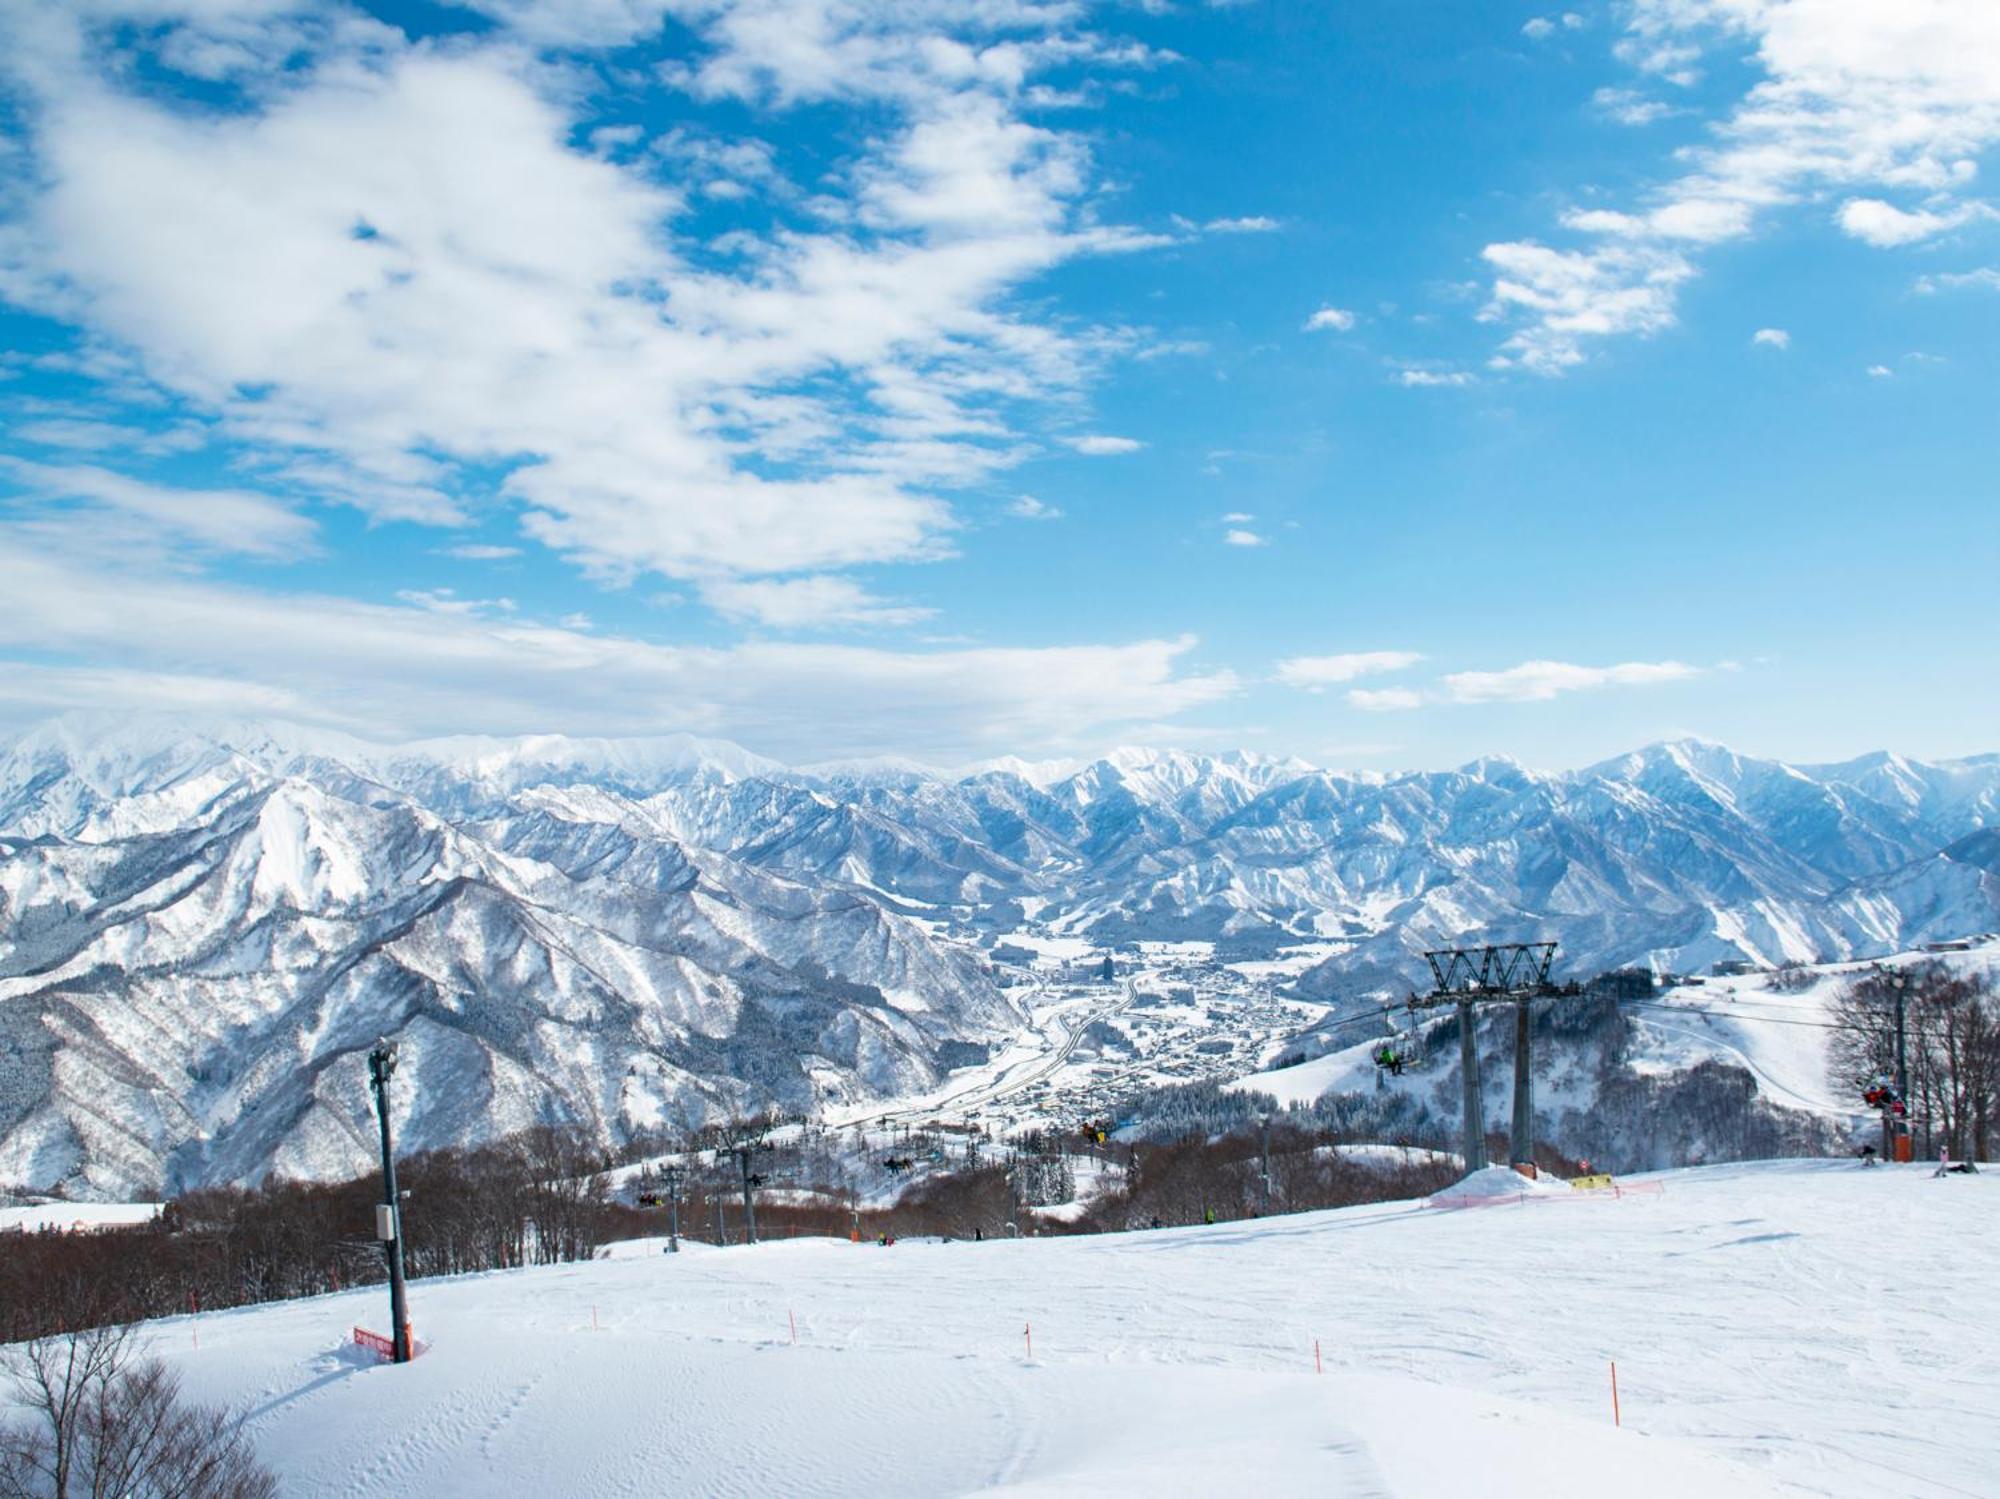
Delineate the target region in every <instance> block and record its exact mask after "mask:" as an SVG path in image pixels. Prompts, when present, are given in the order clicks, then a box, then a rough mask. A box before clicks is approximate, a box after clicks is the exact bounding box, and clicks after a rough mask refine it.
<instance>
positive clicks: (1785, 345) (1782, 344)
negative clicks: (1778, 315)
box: [1750, 328, 1792, 349]
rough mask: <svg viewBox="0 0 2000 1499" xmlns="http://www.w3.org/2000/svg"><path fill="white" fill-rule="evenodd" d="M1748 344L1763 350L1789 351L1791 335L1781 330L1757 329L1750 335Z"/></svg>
mask: <svg viewBox="0 0 2000 1499" xmlns="http://www.w3.org/2000/svg"><path fill="white" fill-rule="evenodd" d="M1750 342H1751V343H1752V344H1755V345H1758V346H1760V347H1763V348H1769V349H1789V348H1790V347H1791V346H1792V335H1791V334H1789V333H1787V332H1786V331H1785V330H1784V329H1783V328H1759V329H1758V330H1757V331H1756V332H1755V333H1753V334H1751V335H1750Z"/></svg>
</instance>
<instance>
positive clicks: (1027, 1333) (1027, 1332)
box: [1021, 1322, 1035, 1363]
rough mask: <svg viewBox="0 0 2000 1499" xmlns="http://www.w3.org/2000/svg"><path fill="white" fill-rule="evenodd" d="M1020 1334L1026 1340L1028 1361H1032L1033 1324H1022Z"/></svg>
mask: <svg viewBox="0 0 2000 1499" xmlns="http://www.w3.org/2000/svg"><path fill="white" fill-rule="evenodd" d="M1021 1336H1022V1337H1024V1338H1026V1339H1027V1340H1028V1362H1029V1363H1033V1362H1034V1360H1035V1324H1034V1323H1032V1322H1030V1323H1027V1324H1026V1325H1025V1326H1023V1327H1022V1329H1021Z"/></svg>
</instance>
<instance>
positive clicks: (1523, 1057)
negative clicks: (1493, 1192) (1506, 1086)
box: [1410, 942, 1567, 1174]
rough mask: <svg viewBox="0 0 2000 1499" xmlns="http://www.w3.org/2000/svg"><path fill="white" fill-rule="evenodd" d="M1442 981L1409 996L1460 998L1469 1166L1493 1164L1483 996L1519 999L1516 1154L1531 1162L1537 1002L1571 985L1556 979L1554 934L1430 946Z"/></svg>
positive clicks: (1427, 1004) (1416, 999)
mask: <svg viewBox="0 0 2000 1499" xmlns="http://www.w3.org/2000/svg"><path fill="white" fill-rule="evenodd" d="M1424 959H1425V961H1426V962H1428V963H1429V964H1430V965H1431V977H1432V978H1434V979H1435V980H1436V981H1437V986H1436V987H1435V988H1434V989H1432V990H1431V992H1430V993H1429V994H1424V995H1416V994H1412V995H1411V996H1410V1008H1411V1009H1412V1010H1433V1009H1436V1008H1437V1007H1438V1006H1440V1005H1457V1006H1458V1048H1459V1051H1458V1055H1459V1073H1460V1082H1461V1083H1462V1085H1463V1089H1464V1095H1465V1169H1466V1170H1467V1171H1480V1170H1483V1169H1484V1168H1485V1166H1486V1119H1485V1110H1484V1108H1483V1107H1482V1105H1481V1101H1480V1087H1479V1042H1478V1039H1477V1037H1476V1036H1475V1035H1474V1033H1473V1024H1472V1022H1473V1011H1474V1010H1475V1009H1476V1008H1477V1007H1478V1006H1480V1005H1483V1004H1494V1003H1499V1002H1506V1003H1509V1004H1512V1005H1513V1006H1514V1129H1513V1138H1512V1141H1511V1144H1510V1147H1509V1160H1510V1163H1511V1164H1512V1165H1514V1166H1515V1167H1517V1168H1518V1167H1521V1166H1526V1167H1527V1168H1528V1171H1529V1173H1530V1174H1532V1173H1533V1171H1534V1161H1535V1072H1534V1059H1533V1055H1532V1053H1531V1051H1530V1038H1531V1036H1532V1034H1533V1028H1532V1025H1531V1023H1530V1021H1531V1016H1530V1013H1529V1010H1530V1006H1532V1005H1533V1003H1534V1002H1535V1001H1536V1000H1538V999H1546V998H1549V997H1550V996H1552V995H1557V994H1562V993H1565V992H1567V991H1565V990H1563V989H1561V988H1558V987H1557V986H1556V985H1555V984H1553V983H1551V982H1550V981H1549V969H1550V968H1551V967H1553V966H1554V964H1555V960H1556V944H1555V943H1553V942H1512V943H1503V944H1499V945H1496V946H1492V947H1446V948H1440V949H1439V950H1438V951H1436V952H1427V953H1425V954H1424Z"/></svg>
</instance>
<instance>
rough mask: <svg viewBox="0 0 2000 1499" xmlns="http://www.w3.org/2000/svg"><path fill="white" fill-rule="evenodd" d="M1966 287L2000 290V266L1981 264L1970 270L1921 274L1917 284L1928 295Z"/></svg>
mask: <svg viewBox="0 0 2000 1499" xmlns="http://www.w3.org/2000/svg"><path fill="white" fill-rule="evenodd" d="M1966 287H1979V288H1982V289H1984V290H1986V291H2000V266H1980V267H1978V268H1976V269H1974V270H1970V271H1938V272H1935V273H1933V274H1931V275H1928V276H1919V277H1918V278H1917V285H1916V289H1917V290H1918V291H1919V292H1921V293H1923V294H1924V295H1926V296H1929V295H1931V294H1932V293H1935V292H1941V291H1960V290H1963V289H1964V288H1966Z"/></svg>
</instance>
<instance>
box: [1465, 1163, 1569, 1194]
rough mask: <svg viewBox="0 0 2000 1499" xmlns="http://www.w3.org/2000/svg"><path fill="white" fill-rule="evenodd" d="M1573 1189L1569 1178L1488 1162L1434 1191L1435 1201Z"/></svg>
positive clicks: (1558, 1191) (1546, 1192) (1557, 1191)
mask: <svg viewBox="0 0 2000 1499" xmlns="http://www.w3.org/2000/svg"><path fill="white" fill-rule="evenodd" d="M1570 1190H1571V1188H1570V1185H1569V1183H1568V1182H1564V1181H1557V1180H1554V1179H1553V1178H1550V1177H1542V1176H1535V1177H1530V1176H1523V1175H1522V1174H1521V1173H1520V1172H1518V1171H1516V1170H1514V1168H1513V1167H1511V1166H1487V1167H1483V1168H1482V1169H1480V1170H1478V1171H1475V1172H1473V1173H1472V1174H1471V1175H1470V1176H1467V1177H1466V1178H1465V1179H1464V1180H1462V1181H1456V1182H1453V1183H1452V1184H1451V1185H1450V1186H1448V1187H1446V1188H1445V1189H1444V1190H1443V1191H1442V1192H1437V1193H1434V1194H1433V1195H1432V1197H1431V1201H1433V1202H1439V1201H1442V1202H1493V1201H1506V1200H1508V1199H1519V1198H1523V1197H1560V1196H1562V1195H1563V1194H1564V1193H1567V1192H1569V1191H1570Z"/></svg>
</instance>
